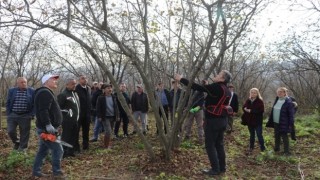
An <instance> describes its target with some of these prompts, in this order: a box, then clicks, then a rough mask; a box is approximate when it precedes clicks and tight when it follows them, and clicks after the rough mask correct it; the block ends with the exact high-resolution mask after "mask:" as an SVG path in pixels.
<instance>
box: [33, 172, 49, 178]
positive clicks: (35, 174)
mask: <svg viewBox="0 0 320 180" xmlns="http://www.w3.org/2000/svg"><path fill="white" fill-rule="evenodd" d="M32 177H33V178H34V179H40V178H48V177H50V175H49V174H43V173H33V174H32Z"/></svg>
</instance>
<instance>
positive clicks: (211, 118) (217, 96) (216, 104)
mask: <svg viewBox="0 0 320 180" xmlns="http://www.w3.org/2000/svg"><path fill="white" fill-rule="evenodd" d="M175 79H176V80H177V81H180V82H181V83H182V84H184V85H188V84H189V81H188V80H187V79H185V78H182V76H181V75H180V74H176V75H175ZM230 80H231V74H230V73H229V72H228V71H226V70H223V71H221V72H220V73H219V74H218V75H217V76H215V77H214V78H213V81H214V82H213V83H212V84H208V85H199V84H196V83H193V84H192V86H191V88H192V89H194V90H197V91H200V92H206V93H207V94H208V95H207V96H206V98H205V109H206V110H205V121H204V132H205V147H206V151H207V154H208V158H209V161H210V165H211V168H209V169H205V170H203V173H204V174H207V175H212V176H213V175H219V174H220V173H224V172H225V171H226V155H225V151H224V144H223V135H224V130H225V129H226V126H227V122H228V120H227V114H228V113H227V110H226V107H227V106H228V103H229V99H230V96H231V93H230V91H229V89H228V88H227V83H229V82H230Z"/></svg>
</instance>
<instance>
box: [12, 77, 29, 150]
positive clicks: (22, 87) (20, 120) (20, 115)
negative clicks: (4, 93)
mask: <svg viewBox="0 0 320 180" xmlns="http://www.w3.org/2000/svg"><path fill="white" fill-rule="evenodd" d="M33 100H34V89H33V88H30V87H27V79H26V78H24V77H19V78H18V79H17V87H13V88H10V89H9V92H8V98H7V103H6V108H7V111H6V112H7V117H8V119H7V129H8V135H9V137H10V139H11V140H12V142H13V144H14V147H13V149H15V150H18V151H25V150H26V149H27V147H28V142H29V136H30V128H31V119H32V117H33V116H34V106H33ZM17 126H19V130H20V139H19V138H18V136H17Z"/></svg>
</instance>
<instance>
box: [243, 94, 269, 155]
mask: <svg viewBox="0 0 320 180" xmlns="http://www.w3.org/2000/svg"><path fill="white" fill-rule="evenodd" d="M242 110H243V115H242V117H241V119H242V124H243V125H247V126H248V130H249V133H250V144H249V151H248V154H251V153H252V151H253V149H254V143H255V133H256V134H257V137H258V141H259V144H260V150H261V151H264V150H265V149H266V148H265V146H264V139H263V136H262V120H263V113H264V103H263V99H262V97H261V94H260V92H259V89H257V88H252V89H250V96H249V98H248V99H247V100H246V102H245V103H244V105H243V107H242Z"/></svg>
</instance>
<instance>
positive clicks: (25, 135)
mask: <svg viewBox="0 0 320 180" xmlns="http://www.w3.org/2000/svg"><path fill="white" fill-rule="evenodd" d="M17 126H19V131H20V138H18V135H17ZM30 128H31V116H30V115H28V114H24V115H18V114H15V113H11V114H10V115H9V116H8V119H7V130H8V135H9V137H10V139H11V141H12V142H13V143H14V144H15V148H16V149H17V150H24V149H26V148H27V147H28V142H29V136H30Z"/></svg>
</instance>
